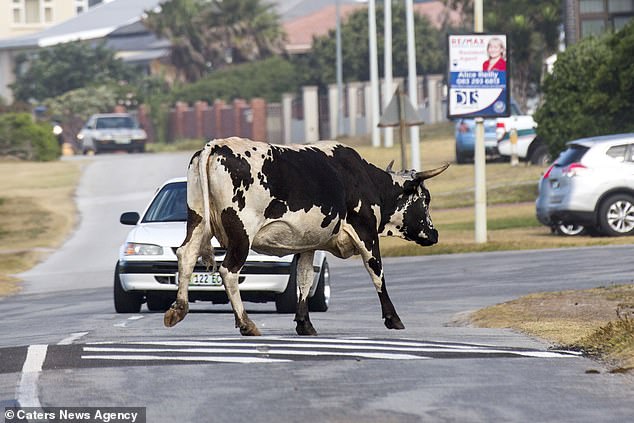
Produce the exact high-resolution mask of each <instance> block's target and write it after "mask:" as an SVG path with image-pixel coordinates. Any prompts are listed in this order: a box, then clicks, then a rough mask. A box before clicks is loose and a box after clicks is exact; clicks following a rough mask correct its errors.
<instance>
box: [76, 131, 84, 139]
mask: <svg viewBox="0 0 634 423" xmlns="http://www.w3.org/2000/svg"><path fill="white" fill-rule="evenodd" d="M77 139H78V140H79V141H81V140H83V139H84V134H82V133H81V132H80V133H79V134H77Z"/></svg>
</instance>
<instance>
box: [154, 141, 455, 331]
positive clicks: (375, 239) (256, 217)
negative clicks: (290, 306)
mask: <svg viewBox="0 0 634 423" xmlns="http://www.w3.org/2000/svg"><path fill="white" fill-rule="evenodd" d="M448 166H449V164H448V163H446V164H445V165H444V166H441V167H439V168H436V169H432V170H427V171H422V172H415V171H403V172H399V173H395V172H393V171H392V169H391V167H392V163H390V165H389V166H388V169H387V170H382V169H379V168H378V167H376V166H374V165H373V164H371V163H368V162H367V161H365V160H364V159H363V158H361V156H360V155H359V154H358V153H357V152H356V151H355V150H354V149H352V148H350V147H348V146H346V145H343V144H340V143H336V142H330V141H321V142H318V143H315V144H303V145H291V146H287V145H285V146H281V145H273V144H267V143H263V142H255V141H251V140H248V139H244V138H237V137H232V138H226V139H216V140H212V141H210V142H208V143H207V144H206V145H205V147H204V148H203V149H202V150H200V151H198V152H196V153H195V154H194V155H193V157H192V159H191V161H190V163H189V167H188V170H187V234H186V237H185V240H184V241H183V243H182V245H181V246H180V247H179V248H178V249H177V251H176V255H177V257H178V293H177V296H176V301H175V302H174V304H173V305H172V306H171V308H170V309H169V310H167V311H166V313H165V316H164V324H165V326H167V327H172V326H174V325H175V324H177V323H178V322H180V321H181V320H182V319H184V318H185V316H186V315H187V312H188V310H189V303H188V292H187V288H188V285H189V282H190V277H191V274H192V272H193V268H194V266H195V264H196V262H197V260H198V259H199V258H201V259H202V261H203V262H204V263H206V264H207V265H208V266H214V268H215V266H216V265H215V262H214V253H213V247H211V242H210V241H211V238H212V237H213V236H215V237H216V238H217V240H218V241H219V243H220V244H221V245H222V246H223V247H224V248H226V254H225V258H224V259H223V261H222V263H221V265H220V267H219V269H218V271H219V272H220V276H221V278H222V281H223V284H224V287H225V291H226V293H227V296H228V298H229V301H230V302H231V306H232V308H233V312H234V315H235V322H236V327H237V328H239V329H240V333H241V334H242V335H260V331H259V330H258V328H257V326H256V325H255V324H254V323H253V321H251V319H250V318H249V316H248V315H247V312H246V311H245V309H244V306H243V304H242V300H241V298H240V291H239V289H238V275H239V273H240V270H241V268H242V266H243V265H244V263H245V261H246V259H247V255H248V254H249V249H252V250H254V251H256V252H259V253H262V254H268V255H277V256H283V255H287V254H297V255H298V261H297V282H298V286H299V296H298V304H297V310H296V314H295V322H296V332H297V333H298V334H299V335H316V334H317V332H316V330H315V329H314V327H313V325H312V324H311V322H310V318H309V315H308V305H307V300H308V294H309V290H310V287H311V284H312V282H313V276H314V274H313V255H314V252H315V250H324V251H328V252H330V253H332V254H333V255H335V256H336V257H340V258H348V257H351V256H353V255H361V257H362V259H363V264H364V265H365V268H366V270H367V272H368V273H369V275H370V278H371V279H372V282H373V283H374V286H375V288H376V291H377V293H378V296H379V301H380V304H381V311H382V316H383V319H384V324H385V326H386V327H387V328H388V329H404V328H405V326H404V325H403V323H402V322H401V319H400V318H399V316H398V314H397V313H396V310H395V308H394V305H393V304H392V301H391V300H390V297H389V296H388V293H387V288H386V286H385V278H384V276H383V264H382V262H381V253H380V249H379V236H396V237H400V238H404V239H406V240H410V241H414V242H416V243H417V244H419V245H422V246H430V245H433V244H435V243H436V242H438V232H437V231H436V229H434V226H433V224H432V221H431V218H430V216H429V202H430V199H431V198H430V194H429V191H428V190H427V189H426V188H425V186H424V183H423V181H424V180H426V179H428V178H431V177H433V176H436V175H438V174H440V173H441V172H443V171H444V170H445V169H447V167H448Z"/></svg>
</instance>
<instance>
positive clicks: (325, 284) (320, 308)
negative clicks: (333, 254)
mask: <svg viewBox="0 0 634 423" xmlns="http://www.w3.org/2000/svg"><path fill="white" fill-rule="evenodd" d="M329 304H330V268H329V267H328V262H327V261H326V260H325V259H324V262H323V263H322V264H321V270H320V271H319V280H318V281H317V287H316V288H315V293H314V294H313V296H312V297H310V298H309V299H308V311H317V312H324V311H328V305H329Z"/></svg>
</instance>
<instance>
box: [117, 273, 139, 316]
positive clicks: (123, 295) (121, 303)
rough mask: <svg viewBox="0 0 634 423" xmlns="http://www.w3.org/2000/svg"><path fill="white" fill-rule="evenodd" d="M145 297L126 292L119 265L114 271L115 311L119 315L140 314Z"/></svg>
mask: <svg viewBox="0 0 634 423" xmlns="http://www.w3.org/2000/svg"><path fill="white" fill-rule="evenodd" d="M142 302H143V297H142V296H141V294H139V293H136V292H126V291H125V290H124V289H123V287H122V286H121V278H120V277H119V263H117V266H116V267H115V269H114V309H115V310H116V312H117V313H138V312H139V311H141V303H142Z"/></svg>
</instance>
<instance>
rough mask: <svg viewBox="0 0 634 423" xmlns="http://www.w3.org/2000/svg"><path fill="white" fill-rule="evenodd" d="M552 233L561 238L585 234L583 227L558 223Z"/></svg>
mask: <svg viewBox="0 0 634 423" xmlns="http://www.w3.org/2000/svg"><path fill="white" fill-rule="evenodd" d="M553 232H554V233H556V234H557V235H562V236H578V235H582V234H585V233H586V228H585V226H583V225H575V224H566V223H560V224H559V225H556V226H555V227H553Z"/></svg>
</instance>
